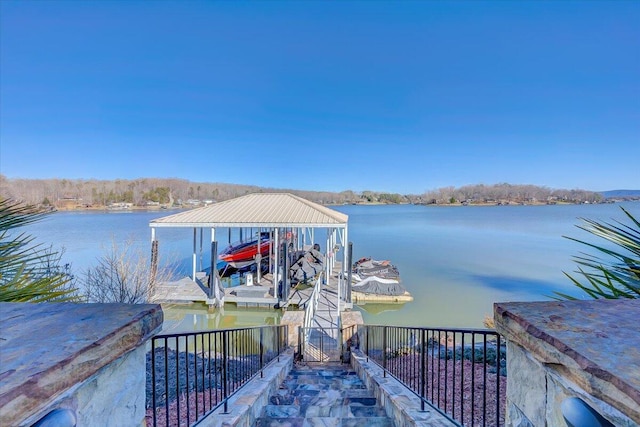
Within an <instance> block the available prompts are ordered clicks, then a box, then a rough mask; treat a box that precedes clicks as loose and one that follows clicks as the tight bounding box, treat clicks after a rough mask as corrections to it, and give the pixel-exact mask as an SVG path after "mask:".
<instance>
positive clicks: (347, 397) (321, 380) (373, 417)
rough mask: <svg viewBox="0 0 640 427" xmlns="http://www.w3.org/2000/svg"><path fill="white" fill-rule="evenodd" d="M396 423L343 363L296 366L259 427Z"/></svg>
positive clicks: (350, 426)
mask: <svg viewBox="0 0 640 427" xmlns="http://www.w3.org/2000/svg"><path fill="white" fill-rule="evenodd" d="M393 425H394V424H393V422H392V420H391V419H390V418H389V417H387V415H386V413H385V410H384V409H383V408H382V407H380V405H379V404H378V401H377V399H376V398H375V396H374V395H373V392H371V391H369V390H367V388H366V386H365V385H364V383H363V382H362V381H361V380H360V378H359V377H358V375H357V374H356V372H355V371H354V370H353V369H352V368H351V367H350V366H349V365H343V364H341V363H323V364H304V363H296V364H294V366H293V369H292V370H291V371H290V372H289V374H288V376H287V377H286V379H285V380H284V381H283V383H282V385H281V386H280V388H279V389H277V390H276V391H275V393H273V394H272V395H270V396H269V404H268V405H266V406H265V407H264V409H263V411H262V415H261V416H260V417H259V418H258V419H257V420H256V423H255V426H256V427H279V426H282V427H284V426H286V427H306V426H327V427H328V426H331V427H340V426H345V427H347V426H348V427H356V426H367V427H392V426H393Z"/></svg>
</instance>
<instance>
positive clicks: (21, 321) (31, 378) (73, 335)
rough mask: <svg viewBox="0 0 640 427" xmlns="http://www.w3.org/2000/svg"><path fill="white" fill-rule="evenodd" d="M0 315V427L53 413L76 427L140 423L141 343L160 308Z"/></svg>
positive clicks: (19, 307)
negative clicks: (59, 414) (56, 411)
mask: <svg viewBox="0 0 640 427" xmlns="http://www.w3.org/2000/svg"><path fill="white" fill-rule="evenodd" d="M0 313H1V316H2V324H3V327H2V331H1V332H0V360H2V363H1V364H0V377H1V378H2V383H1V384H0V425H7V426H30V425H32V424H34V423H36V422H38V421H39V420H41V419H42V418H43V417H46V416H47V414H50V413H51V412H52V411H55V410H60V409H62V410H65V411H66V412H65V414H67V415H66V417H67V418H70V417H72V418H74V419H75V421H76V423H77V424H76V425H77V426H79V427H82V426H94V425H101V426H122V425H131V426H135V425H144V423H145V420H144V416H145V382H146V370H145V363H146V359H145V344H146V342H147V340H148V339H149V338H151V337H152V336H153V335H155V334H156V333H157V332H158V331H159V330H160V328H161V326H162V319H163V316H162V310H161V309H160V306H158V305H132V304H71V303H57V304H54V303H52V304H13V303H2V304H0ZM67 421H69V424H67V425H73V424H71V422H73V419H70V420H67ZM61 425H65V424H61Z"/></svg>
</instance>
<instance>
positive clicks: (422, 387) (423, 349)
mask: <svg viewBox="0 0 640 427" xmlns="http://www.w3.org/2000/svg"><path fill="white" fill-rule="evenodd" d="M425 344H426V343H425V340H424V329H421V330H420V350H421V353H422V354H421V355H420V357H421V358H422V360H421V363H422V367H421V368H420V410H421V411H423V412H424V400H425V399H426V398H427V396H426V387H425V386H426V382H427V378H426V376H427V369H426V365H425V362H426V361H427V357H426V354H425V353H426V351H427V346H426V345H425ZM463 363H464V361H463Z"/></svg>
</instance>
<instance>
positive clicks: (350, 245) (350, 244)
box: [342, 242, 353, 303]
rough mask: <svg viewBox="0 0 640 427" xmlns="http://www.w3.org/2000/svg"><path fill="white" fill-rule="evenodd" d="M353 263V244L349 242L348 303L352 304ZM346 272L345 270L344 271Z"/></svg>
mask: <svg viewBox="0 0 640 427" xmlns="http://www.w3.org/2000/svg"><path fill="white" fill-rule="evenodd" d="M352 263H353V242H349V249H348V250H347V286H345V288H346V291H347V302H349V303H350V302H351V265H352ZM342 270H343V271H344V268H343V269H342Z"/></svg>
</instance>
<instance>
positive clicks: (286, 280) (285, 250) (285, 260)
mask: <svg viewBox="0 0 640 427" xmlns="http://www.w3.org/2000/svg"><path fill="white" fill-rule="evenodd" d="M282 245H283V248H282V256H283V264H284V271H283V272H282V290H283V292H282V293H283V294H284V301H285V302H287V301H288V300H289V289H290V287H291V285H290V284H289V268H290V267H289V264H290V263H289V252H288V249H289V244H288V243H287V242H286V241H285V242H284V243H283V244H282Z"/></svg>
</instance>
